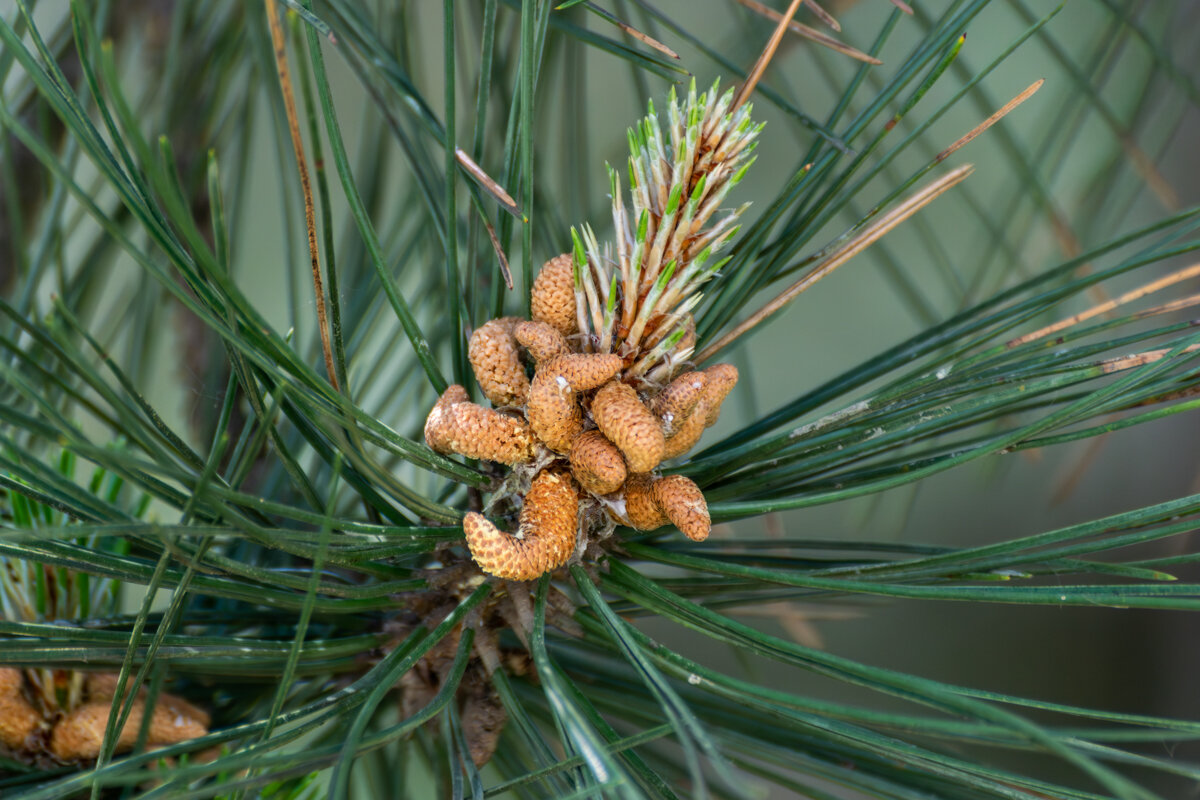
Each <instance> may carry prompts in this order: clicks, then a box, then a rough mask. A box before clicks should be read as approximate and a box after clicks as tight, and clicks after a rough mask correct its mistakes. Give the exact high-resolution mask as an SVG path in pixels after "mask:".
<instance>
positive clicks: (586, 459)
mask: <svg viewBox="0 0 1200 800" xmlns="http://www.w3.org/2000/svg"><path fill="white" fill-rule="evenodd" d="M570 457H571V473H572V474H573V475H574V476H575V480H577V481H579V485H580V486H582V487H583V488H585V489H587V490H588V491H589V492H591V493H592V494H608V493H610V492H615V491H616V490H617V489H620V488H621V484H623V483H625V459H624V457H623V456H622V455H621V451H620V450H618V449H617V446H616V445H614V444H613V443H612V442H610V441H609V440H608V439H607V438H605V436H604V434H603V433H601V432H600V431H597V430H591V431H584V432H583V433H581V434H579V435H578V436H576V437H575V441H574V442H572V443H571V455H570Z"/></svg>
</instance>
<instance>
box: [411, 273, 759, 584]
mask: <svg viewBox="0 0 1200 800" xmlns="http://www.w3.org/2000/svg"><path fill="white" fill-rule="evenodd" d="M531 309H532V317H533V318H532V320H522V319H519V318H516V317H504V318H501V319H494V320H491V321H490V322H487V323H486V324H484V325H482V326H480V327H479V328H478V329H477V330H476V331H475V333H474V335H472V337H471V342H470V347H469V350H468V355H469V358H470V361H471V366H472V369H473V370H474V372H475V378H476V380H477V381H478V382H479V386H480V389H481V390H482V391H483V393H484V395H485V396H486V397H487V398H488V400H490V401H491V404H492V408H485V407H483V406H480V405H477V404H475V403H472V402H471V401H470V400H469V399H468V398H469V396H468V394H467V391H466V389H464V388H463V387H462V386H458V385H454V386H450V387H449V388H447V389H446V391H445V392H443V393H442V396H441V397H440V398H439V399H438V401H437V403H436V404H435V405H434V407H433V409H432V410H431V411H430V412H429V416H428V418H427V419H426V422H425V441H426V442H427V443H428V444H429V446H430V447H431V448H433V449H434V450H436V451H437V452H439V453H458V454H460V455H464V456H467V457H468V458H478V459H482V460H486V461H495V462H499V463H502V464H507V465H510V466H517V465H531V464H534V463H538V464H543V466H542V467H541V469H540V470H539V471H538V472H537V474H536V475H534V476H533V479H532V482H531V484H530V488H529V491H528V492H527V493H526V495H525V497H524V500H523V505H522V507H521V514H520V521H519V524H518V527H517V530H516V531H515V532H514V533H512V534H509V533H506V532H504V531H501V530H500V529H499V528H497V527H496V525H494V524H493V523H492V522H491V521H490V520H488V519H487V518H486V517H484V516H483V515H482V514H477V513H474V512H471V513H468V514H467V515H466V517H465V519H464V520H463V529H464V531H465V532H466V539H467V546H468V547H469V548H470V551H471V556H472V558H474V560H475V562H476V563H477V564H478V565H479V567H480V568H481V569H483V570H484V571H485V572H487V573H490V574H492V575H495V576H497V577H500V578H505V579H508V580H532V579H534V578H537V577H540V576H541V575H543V574H544V573H546V572H549V571H551V570H554V569H557V568H558V567H560V566H562V565H563V564H564V563H566V561H567V559H568V558H570V557H571V554H572V553H574V552H575V549H576V542H577V540H578V537H579V535H580V533H581V531H580V526H581V524H583V523H581V522H580V520H581V519H584V518H585V517H586V515H584V516H581V515H580V513H579V511H580V507H581V503H582V502H585V501H587V500H589V499H591V500H593V501H595V502H596V503H597V504H598V505H600V506H601V507H603V508H604V509H606V511H607V513H608V514H609V516H610V517H611V518H612V519H613V520H614V521H616V522H618V523H620V524H624V525H630V526H632V527H634V528H637V529H639V530H653V529H654V528H658V527H660V526H662V525H666V524H667V523H668V522H669V523H671V524H674V525H675V526H676V527H678V528H679V530H681V531H683V533H684V534H686V535H687V536H688V537H690V538H691V539H695V540H702V539H705V538H707V536H708V533H709V529H710V528H711V523H710V521H709V514H708V505H707V503H706V502H705V500H704V495H703V494H702V493H701V491H700V489H699V487H697V486H696V484H695V483H693V482H692V481H691V480H690V479H688V478H685V477H683V476H681V475H672V476H669V477H666V478H663V477H658V476H656V475H655V474H654V470H655V469H656V468H657V467H658V466H659V464H660V463H661V462H662V461H664V460H666V459H669V458H675V457H677V456H679V455H682V454H683V453H685V452H687V451H688V450H689V449H691V448H692V446H693V445H695V444H696V442H698V441H699V439H700V435H701V434H702V433H703V432H704V429H705V428H706V427H708V426H710V425H712V424H713V423H715V422H716V421H717V416H718V414H719V413H720V410H721V403H722V401H724V399H725V397H726V396H727V395H728V394H729V392H730V391H731V390H732V389H733V387H734V384H736V383H737V378H738V374H737V369H736V368H735V367H733V366H731V365H729V364H717V365H715V366H712V367H709V368H708V369H705V370H702V371H700V370H692V371H687V372H683V373H682V374H679V375H677V376H675V377H674V378H673V379H672V380H670V381H669V382H668V383H667V384H666V385H653V384H650V383H648V382H646V381H645V380H636V383H637V386H636V388H635V386H634V385H633V382H626V380H624V377H625V376H624V375H623V371H624V370H625V368H626V367H627V366H628V363H627V361H628V360H629V359H627V358H623V357H622V356H621V355H618V354H615V353H592V352H584V348H583V347H582V346H581V345H582V343H583V340H584V335H581V334H579V332H578V327H577V321H576V320H577V314H576V299H575V286H574V279H573V265H572V257H571V255H570V254H564V255H561V256H558V257H556V258H553V259H551V260H549V261H547V262H546V263H545V264H544V265H543V266H542V269H541V271H540V272H539V273H538V276H537V279H536V280H535V281H534V284H533V289H532V293H531ZM526 361H527V362H528V363H530V364H531V365H532V366H533V377H532V379H530V378H529V377H527V372H526V368H525V363H526ZM583 533H586V532H583Z"/></svg>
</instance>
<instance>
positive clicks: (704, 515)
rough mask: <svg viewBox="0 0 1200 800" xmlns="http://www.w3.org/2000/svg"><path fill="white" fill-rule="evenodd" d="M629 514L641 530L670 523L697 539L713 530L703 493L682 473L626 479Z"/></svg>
mask: <svg viewBox="0 0 1200 800" xmlns="http://www.w3.org/2000/svg"><path fill="white" fill-rule="evenodd" d="M625 516H626V518H627V519H628V520H629V524H630V525H632V526H633V527H634V528H637V529H638V530H640V531H652V530H654V529H655V528H661V527H662V526H663V525H666V524H667V523H668V522H670V523H671V524H672V525H674V526H675V527H676V528H679V530H681V531H682V532H683V534H684V535H685V536H687V537H688V538H689V539H692V540H693V541H697V542H700V541H704V540H705V539H707V538H708V534H709V532H710V531H711V530H712V521H711V519H710V517H709V515H708V503H707V502H705V500H704V494H703V492H701V491H700V487H699V486H697V485H696V484H695V483H694V482H693V481H692V480H691V479H690V478H685V477H684V476H682V475H668V476H667V477H665V478H654V477H652V476H650V475H630V476H629V480H627V481H626V482H625Z"/></svg>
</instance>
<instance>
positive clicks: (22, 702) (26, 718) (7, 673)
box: [0, 667, 42, 750]
mask: <svg viewBox="0 0 1200 800" xmlns="http://www.w3.org/2000/svg"><path fill="white" fill-rule="evenodd" d="M23 682H24V678H23V677H22V676H21V670H19V669H16V668H15V667H0V746H3V747H6V748H8V749H9V750H20V749H22V748H24V746H25V740H26V739H27V738H28V737H29V735H30V734H31V733H33V732H34V731H35V730H37V727H38V724H39V723H40V722H41V720H42V715H41V714H39V713H38V712H37V709H35V708H34V707H33V704H32V703H30V702H29V701H28V700H26V699H25V695H24V694H22V693H21V684H22V683H23Z"/></svg>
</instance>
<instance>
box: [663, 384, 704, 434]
mask: <svg viewBox="0 0 1200 800" xmlns="http://www.w3.org/2000/svg"><path fill="white" fill-rule="evenodd" d="M707 384H708V376H707V375H705V374H704V373H703V372H685V373H683V374H682V375H680V376H679V377H678V378H676V379H675V380H673V381H671V383H670V384H669V385H668V386H667V388H665V389H663V390H662V393H661V394H660V395H659V396H658V397H657V398H655V400H654V413H655V414H657V415H658V418H659V420H661V421H662V429H663V435H664V436H667V437H668V438H669V437H671V436H673V435H675V431H676V429H677V428H679V427H682V426H683V423H684V421H685V420H687V418H688V415H689V414H691V413H692V409H694V408H695V407H696V403H698V402H700V398H702V397H703V396H704V387H705V386H706V385H707Z"/></svg>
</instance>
